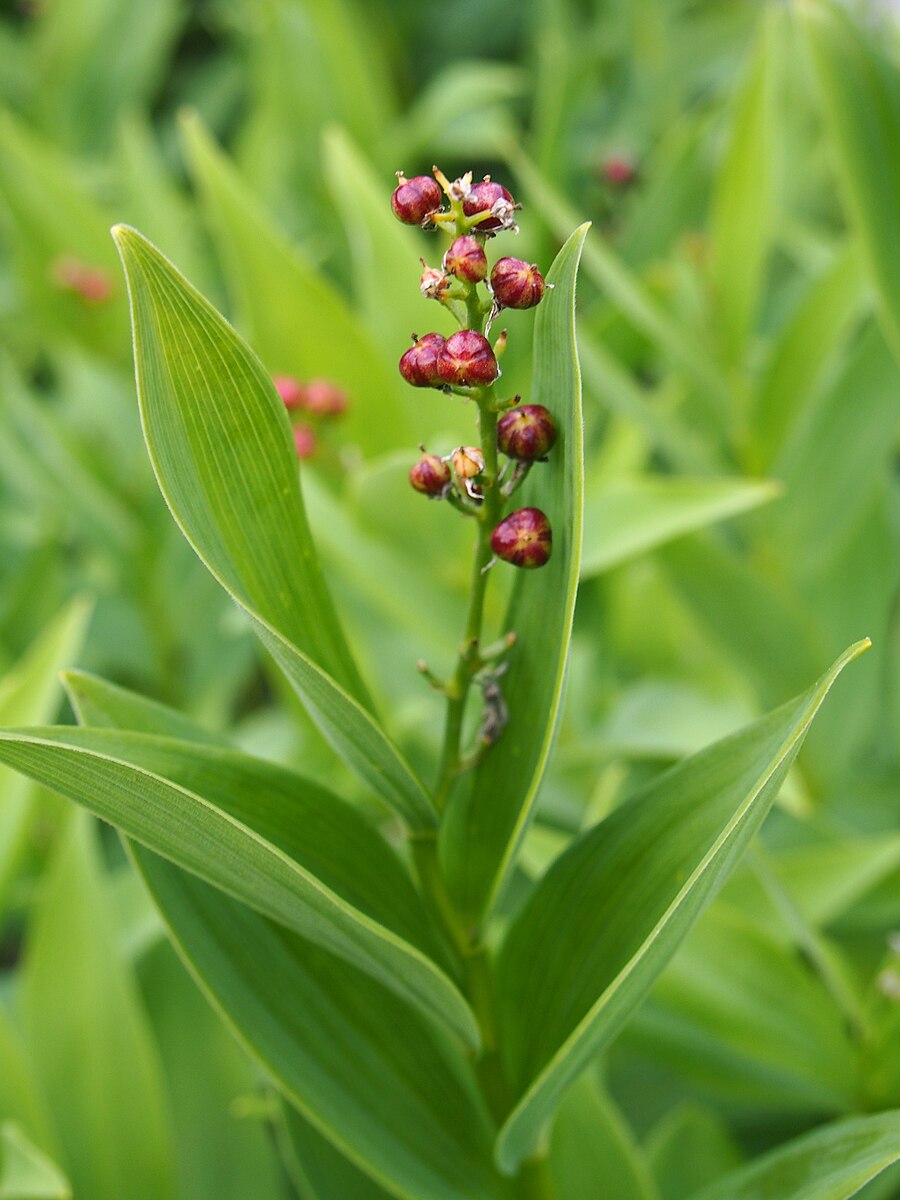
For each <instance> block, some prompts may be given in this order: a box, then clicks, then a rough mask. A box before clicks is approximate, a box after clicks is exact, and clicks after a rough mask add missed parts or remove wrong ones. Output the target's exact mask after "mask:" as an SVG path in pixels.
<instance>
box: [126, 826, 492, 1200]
mask: <svg viewBox="0 0 900 1200" xmlns="http://www.w3.org/2000/svg"><path fill="white" fill-rule="evenodd" d="M131 852H132V855H133V858H134V860H135V863H136V865H137V866H138V869H139V870H140V871H141V874H142V875H143V876H144V879H145V881H146V883H147V885H148V887H149V888H150V891H151V894H152V895H153V898H154V900H155V902H156V904H157V906H158V907H159V909H160V911H161V912H162V914H163V917H164V918H165V920H166V922H167V924H168V925H169V928H170V931H171V933H172V937H173V938H174V940H175V942H176V946H177V948H178V949H179V952H180V953H181V955H182V957H183V958H184V959H185V962H186V964H187V966H188V967H189V969H190V970H191V972H192V974H194V976H195V977H196V978H197V980H198V982H199V983H200V985H201V987H202V988H203V990H204V991H205V992H206V994H207V997H208V999H210V1001H211V1002H212V1003H213V1004H214V1005H215V1007H216V1008H217V1009H218V1010H219V1011H220V1013H221V1014H222V1015H223V1017H224V1018H225V1019H226V1020H227V1022H228V1024H229V1025H230V1026H231V1027H232V1029H233V1030H234V1032H235V1033H236V1034H237V1036H238V1037H239V1039H240V1040H241V1042H242V1043H243V1044H244V1045H245V1046H246V1048H247V1049H248V1050H249V1051H250V1052H251V1053H252V1054H253V1055H254V1056H255V1057H256V1058H257V1059H258V1060H259V1061H260V1062H261V1063H262V1064H263V1066H265V1067H266V1069H267V1070H268V1071H269V1073H270V1074H271V1075H272V1077H273V1079H274V1080H275V1082H276V1083H277V1084H278V1086H279V1088H280V1089H281V1090H282V1091H283V1092H284V1094H285V1095H286V1096H287V1097H288V1099H289V1100H290V1101H291V1102H292V1103H293V1104H295V1105H296V1106H297V1108H298V1109H299V1111H300V1112H301V1113H302V1114H303V1115H304V1117H305V1118H306V1119H307V1120H309V1121H310V1122H311V1123H312V1124H313V1125H314V1126H315V1127H316V1129H318V1130H319V1131H320V1132H321V1133H322V1134H323V1135H324V1136H325V1137H326V1138H327V1139H328V1140H329V1141H331V1142H333V1143H334V1145H335V1146H336V1147H338V1148H339V1150H340V1151H341V1153H342V1154H344V1155H345V1156H346V1157H347V1158H348V1159H350V1161H351V1162H353V1163H355V1164H357V1165H358V1166H359V1167H360V1168H361V1169H362V1170H363V1171H364V1172H365V1173H367V1174H368V1175H370V1176H371V1177H372V1178H373V1179H375V1180H376V1181H377V1182H379V1183H380V1184H381V1185H382V1186H383V1187H385V1188H386V1189H387V1190H388V1191H389V1192H390V1193H391V1194H393V1195H396V1196H398V1197H402V1198H404V1200H497V1197H498V1190H499V1181H498V1179H497V1176H496V1175H495V1174H494V1172H493V1171H492V1169H491V1165H490V1146H491V1140H492V1130H491V1126H490V1123H489V1120H488V1117H487V1115H486V1113H485V1112H484V1110H483V1108H482V1102H481V1100H480V1098H479V1096H478V1092H477V1089H476V1086H475V1083H474V1079H473V1077H472V1071H471V1068H470V1066H469V1063H468V1062H467V1060H465V1059H464V1058H463V1057H462V1056H461V1055H460V1054H459V1053H458V1051H457V1049H456V1043H455V1042H453V1041H451V1040H450V1039H449V1038H444V1037H442V1036H441V1035H440V1033H439V1031H438V1030H437V1029H436V1028H435V1026H434V1025H432V1024H430V1023H426V1022H425V1021H424V1020H423V1019H422V1018H421V1017H420V1016H419V1015H418V1013H416V1012H415V1011H414V1010H413V1009H411V1008H409V1006H408V1005H406V1004H404V1003H403V1002H402V1001H400V1000H399V999H397V998H396V997H395V996H394V995H393V994H392V993H390V992H388V991H387V990H386V989H385V988H383V987H382V986H381V985H380V984H378V983H377V982H376V981H375V980H373V979H371V978H370V977H368V976H366V975H363V974H362V973H361V972H359V971H357V970H356V969H355V968H354V967H352V966H350V965H349V964H348V963H346V962H343V961H341V960H340V959H336V958H334V957H333V956H332V955H330V954H328V952H327V951H324V950H322V949H320V948H319V947H316V946H313V945H312V944H311V943H309V942H306V941H304V940H303V939H302V938H300V937H298V936H297V935H296V934H293V933H291V932H290V931H288V930H286V929H284V928H283V927H279V926H276V925H273V924H272V923H271V922H269V921H267V920H265V919H264V918H262V917H259V916H257V914H256V913H254V912H252V911H251V910H249V909H248V908H246V907H245V906H244V905H242V904H239V903H237V902H236V901H233V900H231V899H230V898H229V897H227V896H225V895H223V894H222V893H221V892H218V891H215V890H214V889H212V888H210V887H209V886H208V885H207V884H204V883H202V882H201V881H200V880H198V879H196V878H195V877H193V876H191V875H188V874H186V873H185V872H184V871H181V870H179V869H178V868H176V867H173V866H172V865H170V864H169V863H167V862H166V861H165V860H164V859H161V858H157V857H156V856H155V855H154V854H152V853H150V852H149V851H147V850H145V849H143V848H142V847H140V846H137V845H134V844H132V846H131Z"/></svg>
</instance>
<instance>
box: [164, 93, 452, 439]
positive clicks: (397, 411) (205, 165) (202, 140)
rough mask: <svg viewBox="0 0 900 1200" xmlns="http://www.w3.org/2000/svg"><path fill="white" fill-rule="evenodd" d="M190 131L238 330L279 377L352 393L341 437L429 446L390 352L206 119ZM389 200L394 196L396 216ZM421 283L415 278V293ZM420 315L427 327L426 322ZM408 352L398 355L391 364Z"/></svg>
mask: <svg viewBox="0 0 900 1200" xmlns="http://www.w3.org/2000/svg"><path fill="white" fill-rule="evenodd" d="M182 130H183V135H184V141H185V149H186V152H187V156H188V160H189V163H190V167H191V172H192V174H193V175H194V176H195V178H196V179H197V181H198V183H199V185H200V188H201V192H202V197H203V200H204V203H205V206H206V209H207V212H208V213H209V218H210V223H211V226H212V229H213V232H214V234H215V237H216V243H217V246H218V248H219V253H220V255H221V258H222V262H223V264H224V266H225V268H226V271H227V277H228V281H229V285H230V288H231V291H232V294H233V301H234V304H235V307H236V309H237V312H238V315H239V318H240V320H239V323H240V326H241V328H242V329H243V330H244V331H245V333H246V335H247V340H248V341H249V342H250V344H251V345H252V346H253V348H254V350H256V352H257V353H258V354H259V355H260V357H261V358H262V359H263V361H264V362H265V364H266V366H267V367H268V368H269V370H270V371H272V372H273V373H274V374H291V375H296V376H298V377H299V378H301V379H311V378H313V377H319V376H324V377H326V378H328V379H331V380H333V381H334V382H335V383H338V384H340V385H341V386H342V387H344V388H346V390H347V392H348V393H349V396H350V406H349V408H348V411H347V413H346V414H345V416H344V418H343V419H342V434H343V436H344V437H346V439H347V440H348V441H353V442H357V443H358V444H359V445H360V446H361V447H362V449H363V450H364V451H365V452H366V453H367V454H372V453H376V452H378V451H380V450H386V449H389V448H391V447H394V446H397V445H403V444H404V443H408V444H409V445H411V446H415V445H416V444H417V443H418V442H419V441H420V440H421V436H422V435H421V432H420V431H419V430H418V426H417V424H416V422H415V412H416V410H417V407H418V404H417V400H418V398H417V397H414V396H413V395H412V389H410V388H409V387H408V386H407V385H406V384H404V383H403V381H402V379H401V378H400V376H399V374H398V373H397V371H396V369H395V368H394V367H393V363H392V356H391V354H389V353H388V348H385V349H382V347H381V345H380V344H379V343H378V342H377V341H376V340H375V338H374V337H372V336H371V335H370V334H369V333H368V331H367V330H366V329H365V328H364V327H363V326H362V325H361V323H360V322H359V320H358V319H357V318H356V317H355V316H354V315H353V313H352V312H351V311H350V310H349V308H348V307H347V305H346V303H345V302H344V300H343V298H342V297H341V296H340V294H339V293H338V292H337V291H335V289H334V288H333V286H332V285H331V284H330V283H329V282H328V281H327V280H326V279H325V278H323V277H322V276H321V275H320V274H319V273H318V272H317V271H316V270H315V269H314V268H313V266H312V265H311V264H310V263H309V262H308V261H307V260H306V259H305V258H304V257H303V255H302V253H301V251H300V250H299V249H298V248H297V247H296V246H294V245H292V244H291V242H290V241H288V239H287V238H286V237H285V236H284V234H282V232H281V231H280V230H279V229H278V228H276V226H275V225H274V224H273V223H272V220H271V218H270V217H269V216H268V214H267V213H266V212H265V211H264V210H263V209H262V208H261V206H260V205H259V203H258V201H257V200H256V198H255V197H254V196H253V195H252V194H251V193H250V192H249V190H248V189H247V187H246V185H245V184H244V183H243V182H242V180H241V179H240V177H239V176H238V174H237V172H236V170H235V168H234V167H233V166H232V165H231V164H230V163H229V162H228V160H227V159H226V157H225V156H224V154H223V153H222V152H221V151H220V150H219V149H218V147H216V145H215V144H214V143H213V141H212V139H211V138H210V136H209V134H208V133H207V132H206V130H205V129H204V128H203V126H202V124H201V123H200V120H199V118H198V117H196V116H189V117H187V118H185V120H184V121H183V123H182ZM390 190H391V189H390V187H389V186H386V188H385V197H384V203H385V210H386V212H387V213H388V214H390ZM417 278H418V276H417V275H414V276H413V285H414V287H415V283H416V281H417ZM422 307H423V309H425V311H424V314H423V317H420V321H422V320H424V321H427V319H428V316H427V308H425V306H424V304H423V306H422ZM408 332H409V331H407V333H408ZM405 349H406V345H403V346H398V347H397V350H396V355H395V356H393V360H394V361H396V360H398V359H399V358H400V355H401V354H402V353H403V351H404V350H405ZM404 389H405V391H404ZM406 392H409V393H410V397H409V399H407V397H406Z"/></svg>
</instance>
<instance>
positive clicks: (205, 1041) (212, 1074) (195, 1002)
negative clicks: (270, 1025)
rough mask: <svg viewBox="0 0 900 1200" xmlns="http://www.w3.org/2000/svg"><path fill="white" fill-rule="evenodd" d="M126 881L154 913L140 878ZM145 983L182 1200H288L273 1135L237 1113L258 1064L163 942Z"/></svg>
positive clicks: (145, 961)
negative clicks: (162, 1065)
mask: <svg viewBox="0 0 900 1200" xmlns="http://www.w3.org/2000/svg"><path fill="white" fill-rule="evenodd" d="M127 874H128V877H129V879H133V880H134V882H135V886H136V887H138V888H140V891H141V895H142V897H143V898H144V901H145V903H147V904H148V905H150V904H151V902H150V901H149V899H147V895H146V889H145V888H144V886H143V884H142V882H141V881H140V878H139V877H138V876H137V873H136V872H134V871H131V870H129V871H128V872H127ZM153 911H154V913H155V910H153ZM140 977H141V988H142V992H143V995H144V996H145V998H146V1001H147V1010H148V1012H149V1015H150V1020H151V1022H152V1024H153V1032H154V1035H155V1038H156V1043H157V1045H158V1046H159V1052H160V1056H161V1057H162V1059H163V1062H164V1063H165V1064H166V1090H167V1093H168V1098H169V1102H170V1104H171V1108H172V1117H173V1126H174V1137H175V1151H176V1162H177V1173H178V1186H179V1191H178V1195H179V1197H184V1200H248V1198H249V1197H252V1198H253V1200H284V1183H283V1178H282V1172H281V1169H280V1164H279V1161H278V1155H277V1153H276V1151H275V1147H274V1145H273V1143H272V1137H271V1133H270V1130H269V1128H268V1127H267V1125H266V1124H265V1123H264V1122H262V1121H260V1120H254V1119H252V1118H249V1117H248V1116H246V1115H245V1114H243V1113H242V1112H241V1111H240V1110H239V1107H238V1105H239V1103H240V1101H241V1100H242V1099H244V1098H245V1097H248V1096H254V1095H256V1094H258V1091H259V1084H260V1079H259V1071H258V1069H257V1067H256V1064H255V1063H254V1062H252V1060H251V1059H250V1058H249V1057H248V1056H247V1055H246V1054H245V1053H244V1051H243V1050H242V1048H241V1047H240V1046H239V1045H238V1044H237V1042H236V1041H235V1040H234V1038H233V1037H232V1036H231V1033H230V1032H229V1030H228V1029H226V1027H225V1025H224V1024H223V1023H222V1021H220V1020H219V1018H218V1016H217V1015H216V1013H215V1012H213V1010H212V1009H211V1008H210V1006H209V1005H208V1004H207V1003H206V1001H205V1000H204V998H203V996H202V995H201V994H200V992H199V991H198V990H197V988H196V987H195V986H194V982H193V980H192V979H191V977H190V976H189V975H188V973H187V971H186V970H185V969H184V967H183V965H182V963H181V962H180V960H179V958H178V956H177V954H176V953H175V951H174V950H173V949H172V947H171V945H169V943H168V942H167V941H166V940H165V939H162V940H158V941H157V943H156V945H155V946H153V947H152V949H151V950H150V952H149V953H147V954H145V955H144V956H143V957H142V959H141V963H140Z"/></svg>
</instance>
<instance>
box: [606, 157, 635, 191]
mask: <svg viewBox="0 0 900 1200" xmlns="http://www.w3.org/2000/svg"><path fill="white" fill-rule="evenodd" d="M600 169H601V171H602V172H603V178H604V179H605V180H606V182H607V183H608V184H610V185H611V186H612V187H620V188H622V187H628V185H629V184H630V183H634V179H635V176H636V174H637V172H636V171H635V168H634V163H633V162H632V161H631V160H630V159H628V158H624V157H623V156H621V155H613V156H612V158H608V159H607V160H606V161H605V162H604V163H603V165H602V166H601V168H600Z"/></svg>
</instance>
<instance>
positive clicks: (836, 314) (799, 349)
mask: <svg viewBox="0 0 900 1200" xmlns="http://www.w3.org/2000/svg"><path fill="white" fill-rule="evenodd" d="M862 285H863V278H862V268H861V264H860V255H859V250H858V248H857V247H856V246H855V245H854V244H852V243H851V244H850V245H848V246H846V247H844V248H843V249H841V250H839V251H838V252H837V254H836V255H835V257H834V259H833V261H832V262H831V263H830V264H829V266H828V267H827V268H826V269H825V270H824V271H823V272H822V273H821V275H819V276H818V277H817V278H816V279H815V280H814V281H813V282H812V284H811V285H810V287H809V289H808V291H807V293H806V295H805V296H804V298H803V300H802V301H801V303H800V305H799V307H798V308H797V311H796V312H795V313H794V314H793V316H792V317H791V319H790V320H789V321H788V323H787V325H786V326H785V328H784V329H783V330H782V331H781V333H780V335H779V337H778V340H777V341H776V342H775V344H774V346H773V348H772V351H771V354H770V357H769V359H768V362H767V363H766V366H765V370H764V371H763V374H762V377H761V379H760V381H759V384H758V385H757V388H756V391H755V393H754V396H753V399H752V405H753V408H752V413H751V426H752V428H751V434H750V436H751V438H752V441H753V450H754V455H755V456H756V457H757V458H758V460H759V463H760V464H761V466H762V468H763V469H765V470H769V469H771V465H772V462H773V461H774V460H775V458H776V456H777V454H778V452H779V450H780V449H781V447H782V445H783V443H784V441H785V439H786V437H788V436H789V434H790V431H791V428H792V426H793V425H794V422H795V421H797V420H799V419H801V418H802V416H803V414H804V412H805V410H806V407H807V405H808V403H809V401H810V399H811V397H813V396H814V394H815V391H816V387H817V386H818V385H819V384H820V383H821V382H822V380H823V377H824V376H825V374H826V372H827V369H828V368H829V366H832V365H833V361H834V350H835V348H839V349H841V350H842V349H843V348H844V344H845V342H846V340H847V337H848V334H849V332H850V330H851V328H852V325H853V319H854V317H856V316H858V315H859V313H860V311H861V310H864V308H865V304H864V299H863V286H862Z"/></svg>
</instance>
